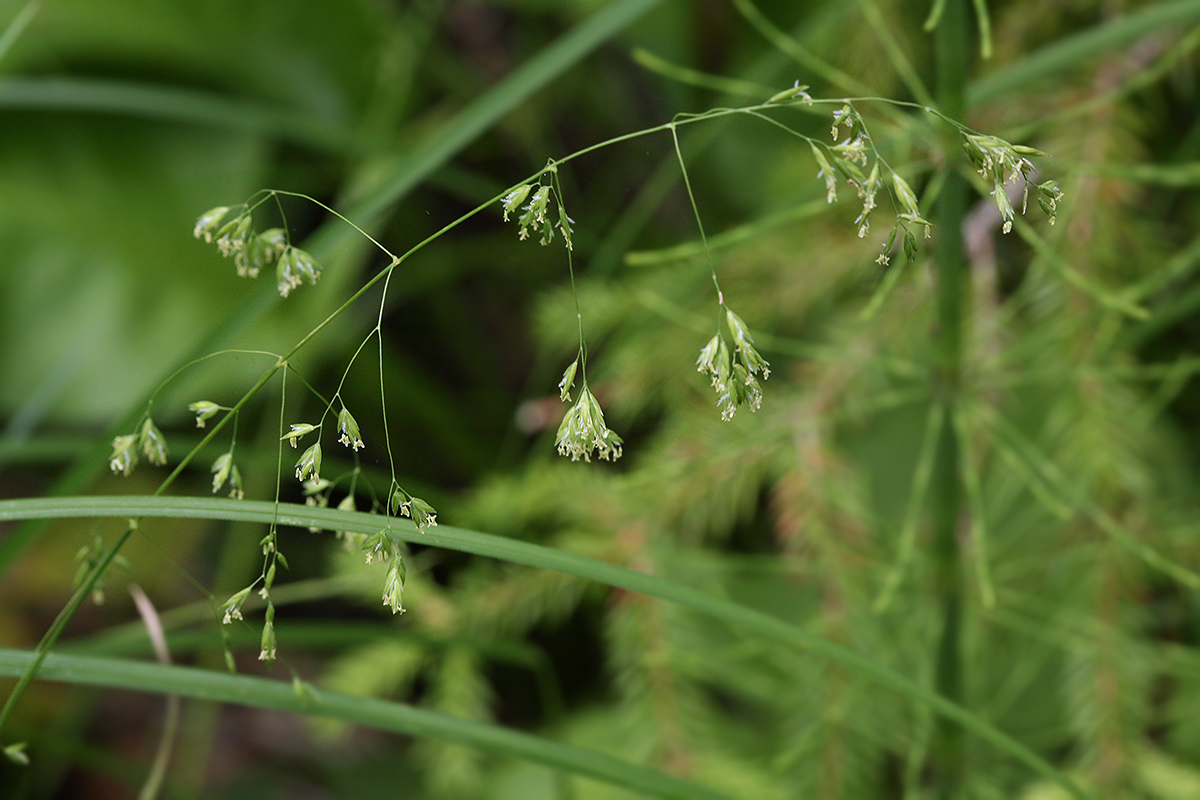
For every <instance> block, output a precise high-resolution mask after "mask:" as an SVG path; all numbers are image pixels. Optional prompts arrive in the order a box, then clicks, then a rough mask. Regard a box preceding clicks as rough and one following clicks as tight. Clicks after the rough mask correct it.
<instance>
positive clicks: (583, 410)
mask: <svg viewBox="0 0 1200 800" xmlns="http://www.w3.org/2000/svg"><path fill="white" fill-rule="evenodd" d="M624 443H625V442H624V440H623V439H622V438H621V437H620V436H618V435H617V434H615V433H613V432H612V431H611V430H609V428H608V426H607V425H605V423H604V412H603V410H601V408H600V404H599V403H598V402H597V401H596V398H595V397H594V396H593V395H592V393H591V390H589V389H588V387H587V384H586V383H585V384H584V385H583V388H582V389H581V390H580V392H579V397H578V398H577V399H576V400H575V404H574V405H572V406H571V408H569V409H568V410H567V413H566V416H564V417H563V421H562V423H561V424H560V425H559V426H558V436H557V438H556V441H555V445H556V446H557V448H558V453H559V455H564V456H570V457H571V460H572V461H578V460H579V459H580V458H583V460H584V461H591V460H592V451H593V450H595V451H596V452H597V454H598V455H599V456H600V457H601V458H603V459H607V460H611V461H616V460H617V459H618V458H620V457H621V447H622V445H623V444H624Z"/></svg>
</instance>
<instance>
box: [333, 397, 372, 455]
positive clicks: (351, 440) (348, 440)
mask: <svg viewBox="0 0 1200 800" xmlns="http://www.w3.org/2000/svg"><path fill="white" fill-rule="evenodd" d="M338 433H339V434H341V435H340V436H339V437H338V441H339V442H341V443H342V444H344V445H346V447H350V448H353V449H354V450H356V451H357V450H360V449H362V448H363V447H364V446H365V445H364V444H363V440H362V436H361V435H359V431H358V423H357V422H355V421H354V417H353V416H351V414H350V412H349V411H347V410H346V407H345V406H342V410H341V412H340V413H339V414H338Z"/></svg>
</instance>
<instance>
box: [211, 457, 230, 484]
mask: <svg viewBox="0 0 1200 800" xmlns="http://www.w3.org/2000/svg"><path fill="white" fill-rule="evenodd" d="M211 471H212V474H213V479H212V490H213V494H216V493H217V492H219V491H220V490H221V487H222V486H224V485H225V482H226V481H227V480H229V475H230V473H231V472H232V471H233V453H222V454H221V455H219V456H217V460H216V461H214V462H213V465H212V470H211Z"/></svg>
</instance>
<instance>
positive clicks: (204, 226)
mask: <svg viewBox="0 0 1200 800" xmlns="http://www.w3.org/2000/svg"><path fill="white" fill-rule="evenodd" d="M228 213H229V206H217V207H216V208H213V209H209V210H208V211H205V212H204V213H203V214H201V215H200V218H199V219H197V220H196V227H195V229H194V230H193V231H192V234H193V235H194V236H195V237H196V238H197V239H203V240H204V241H206V242H208V243H209V244H211V243H212V240H213V235H214V234H215V233H216V232H217V229H218V227H219V226H220V225H221V220H223V219H224V218H225V215H226V214H228Z"/></svg>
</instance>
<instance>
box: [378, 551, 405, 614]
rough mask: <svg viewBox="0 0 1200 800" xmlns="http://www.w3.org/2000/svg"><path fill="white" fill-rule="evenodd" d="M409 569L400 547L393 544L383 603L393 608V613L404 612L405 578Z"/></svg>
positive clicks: (384, 586)
mask: <svg viewBox="0 0 1200 800" xmlns="http://www.w3.org/2000/svg"><path fill="white" fill-rule="evenodd" d="M406 572H407V569H406V567H405V565H404V557H403V556H402V555H401V554H400V549H399V547H397V546H395V545H393V546H392V559H391V564H390V565H388V572H387V577H386V578H385V579H384V582H383V604H384V605H385V606H387V607H388V608H390V609H391V610H392V613H393V614H397V613H399V614H403V613H404V605H403V601H404V579H405V577H406Z"/></svg>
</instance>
